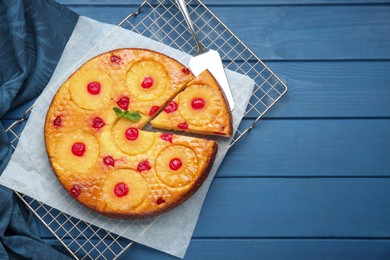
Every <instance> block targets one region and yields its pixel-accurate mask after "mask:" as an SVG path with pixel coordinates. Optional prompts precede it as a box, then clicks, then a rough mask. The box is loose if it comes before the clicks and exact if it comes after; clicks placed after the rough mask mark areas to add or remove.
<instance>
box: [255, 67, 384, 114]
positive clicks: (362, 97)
mask: <svg viewBox="0 0 390 260" xmlns="http://www.w3.org/2000/svg"><path fill="white" fill-rule="evenodd" d="M266 64H267V65H268V66H269V67H270V68H271V70H273V71H274V72H275V73H276V75H278V76H279V77H280V78H281V79H282V80H283V81H284V82H285V83H286V84H287V86H288V87H289V91H288V92H287V95H286V96H285V97H283V98H282V99H281V100H280V101H279V102H280V103H279V104H278V105H277V109H273V110H272V111H270V113H268V114H266V117H269V118H273V117H283V118H285V117H293V118H295V117H308V118H312V117H319V118H323V117H325V118H326V117H332V118H334V117H335V118H337V117H389V116H390V106H389V103H390V88H388V87H387V86H389V85H390V73H389V72H390V62H348V61H346V62H267V63H266ZM250 115H251V114H249V116H250Z"/></svg>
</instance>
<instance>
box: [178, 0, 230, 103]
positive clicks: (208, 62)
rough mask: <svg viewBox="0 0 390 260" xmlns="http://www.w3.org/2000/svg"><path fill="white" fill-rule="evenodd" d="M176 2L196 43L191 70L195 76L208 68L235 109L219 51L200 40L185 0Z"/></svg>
mask: <svg viewBox="0 0 390 260" xmlns="http://www.w3.org/2000/svg"><path fill="white" fill-rule="evenodd" d="M176 3H177V5H178V7H179V10H180V11H181V13H182V14H183V16H184V19H185V21H186V23H187V25H188V27H189V29H190V32H191V34H192V37H193V38H194V40H195V44H196V53H195V56H194V57H192V58H191V60H190V69H191V71H192V72H193V73H194V74H195V76H198V75H199V74H200V73H201V72H202V71H204V70H205V69H208V70H209V71H210V72H211V74H212V75H213V76H214V78H215V79H216V80H217V82H218V83H219V85H220V86H221V88H222V89H223V91H224V92H225V96H226V99H227V100H228V103H229V106H230V110H233V109H234V98H233V95H232V91H231V89H230V86H229V82H228V80H227V78H226V74H225V70H224V69H223V66H222V60H221V56H220V55H219V53H218V52H217V51H215V50H210V49H207V48H206V47H204V46H203V44H202V43H201V42H200V41H199V39H198V37H197V36H196V33H195V30H194V26H193V25H192V21H191V18H190V15H189V13H188V10H187V6H186V4H185V2H184V0H176Z"/></svg>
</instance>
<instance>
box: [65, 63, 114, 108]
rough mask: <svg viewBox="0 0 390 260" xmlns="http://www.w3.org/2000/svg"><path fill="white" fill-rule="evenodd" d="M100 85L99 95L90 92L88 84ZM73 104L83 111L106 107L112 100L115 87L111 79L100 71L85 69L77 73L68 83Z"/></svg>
mask: <svg viewBox="0 0 390 260" xmlns="http://www.w3.org/2000/svg"><path fill="white" fill-rule="evenodd" d="M91 82H97V83H99V84H100V90H99V91H98V92H99V93H97V94H96V93H94V94H91V93H89V92H88V84H89V83H91ZM67 84H68V85H69V87H70V94H71V97H72V100H73V102H74V103H75V104H76V105H77V106H78V107H80V108H82V109H87V110H97V109H100V108H102V107H104V106H105V105H106V104H107V103H108V102H109V101H110V99H111V92H112V89H113V86H114V83H113V82H112V79H111V77H110V76H109V75H108V74H107V73H105V72H104V71H103V70H100V69H92V68H84V69H81V70H79V71H77V72H76V73H75V74H74V75H73V76H72V77H71V78H70V80H69V82H67Z"/></svg>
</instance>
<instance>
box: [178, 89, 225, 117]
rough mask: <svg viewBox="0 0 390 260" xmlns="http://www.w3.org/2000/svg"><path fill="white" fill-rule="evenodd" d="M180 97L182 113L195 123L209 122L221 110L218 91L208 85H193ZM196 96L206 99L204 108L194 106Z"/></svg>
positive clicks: (180, 111) (180, 110)
mask: <svg viewBox="0 0 390 260" xmlns="http://www.w3.org/2000/svg"><path fill="white" fill-rule="evenodd" d="M178 97H179V113H180V115H181V116H182V117H183V118H184V119H185V120H186V122H188V123H190V124H193V125H204V124H208V123H210V122H212V121H214V120H215V119H216V118H217V116H218V114H219V113H220V111H221V107H222V104H221V100H220V98H219V96H218V93H217V92H216V91H215V90H213V89H212V88H210V87H209V86H207V85H192V86H191V87H189V88H187V89H186V90H185V91H184V92H182V93H180V94H179V96H178ZM195 98H202V99H203V100H204V101H205V104H204V107H203V108H202V109H194V108H193V107H192V101H193V100H194V99H195Z"/></svg>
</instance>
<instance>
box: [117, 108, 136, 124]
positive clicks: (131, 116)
mask: <svg viewBox="0 0 390 260" xmlns="http://www.w3.org/2000/svg"><path fill="white" fill-rule="evenodd" d="M112 110H114V112H115V115H116V116H117V117H119V118H121V117H124V118H126V119H128V120H130V121H133V122H137V121H139V120H140V119H141V118H142V116H141V115H140V113H138V112H137V111H128V110H122V109H120V108H118V107H114V108H112Z"/></svg>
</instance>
